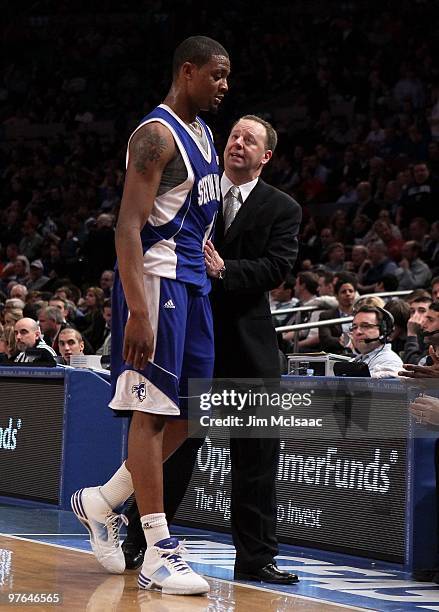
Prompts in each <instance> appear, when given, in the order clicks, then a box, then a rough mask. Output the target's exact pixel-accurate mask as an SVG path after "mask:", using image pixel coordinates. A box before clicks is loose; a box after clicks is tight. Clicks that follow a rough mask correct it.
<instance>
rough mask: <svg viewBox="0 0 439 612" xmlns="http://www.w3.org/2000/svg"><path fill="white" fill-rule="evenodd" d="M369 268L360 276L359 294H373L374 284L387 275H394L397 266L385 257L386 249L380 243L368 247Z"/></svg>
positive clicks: (373, 243)
mask: <svg viewBox="0 0 439 612" xmlns="http://www.w3.org/2000/svg"><path fill="white" fill-rule="evenodd" d="M368 248H369V260H370V267H369V268H368V269H367V270H366V272H365V273H364V274H361V275H360V283H359V285H358V290H359V291H360V293H373V292H374V291H375V287H376V284H377V283H378V282H380V281H381V279H382V278H383V276H385V275H387V274H395V273H396V270H397V265H396V263H395V262H394V261H392V260H391V259H390V258H389V257H388V255H387V247H386V245H385V244H384V243H383V242H381V241H377V242H371V243H370V244H369V245H368Z"/></svg>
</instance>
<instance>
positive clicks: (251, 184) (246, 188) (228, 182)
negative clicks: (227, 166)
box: [221, 172, 259, 202]
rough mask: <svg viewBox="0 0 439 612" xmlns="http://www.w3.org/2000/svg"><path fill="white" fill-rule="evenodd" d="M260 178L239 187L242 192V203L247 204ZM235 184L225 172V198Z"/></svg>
mask: <svg viewBox="0 0 439 612" xmlns="http://www.w3.org/2000/svg"><path fill="white" fill-rule="evenodd" d="M258 180H259V177H257V178H255V179H253V180H252V181H250V182H249V183H244V184H243V185H237V187H239V191H240V192H241V198H242V201H243V202H245V201H246V199H247V198H248V196H249V195H250V193H251V192H252V190H253V189H254V188H255V187H256V183H257V182H258ZM233 185H234V183H232V181H231V180H230V179H229V178H228V177H227V176H226V173H225V172H223V175H222V177H221V193H222V196H223V198H224V197H225V196H226V195H227V193H228V192H229V189H230V187H232V186H233Z"/></svg>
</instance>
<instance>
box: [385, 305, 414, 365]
mask: <svg viewBox="0 0 439 612" xmlns="http://www.w3.org/2000/svg"><path fill="white" fill-rule="evenodd" d="M386 310H387V312H390V314H391V315H392V317H393V320H394V322H395V326H394V329H393V332H392V334H391V335H390V340H391V342H392V351H394V352H395V353H396V354H397V355H399V356H400V357H401V359H402V357H403V355H404V350H405V346H406V340H407V324H408V320H409V318H410V306H409V305H408V303H407V302H405V301H404V300H400V299H393V300H390V301H389V302H387V303H386Z"/></svg>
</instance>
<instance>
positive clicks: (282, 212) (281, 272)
mask: <svg viewBox="0 0 439 612" xmlns="http://www.w3.org/2000/svg"><path fill="white" fill-rule="evenodd" d="M300 221H301V208H300V206H299V205H298V203H297V202H296V201H295V200H293V198H291V197H290V196H289V195H287V194H286V193H284V192H282V191H279V190H278V189H276V188H275V187H272V186H271V185H268V184H267V183H265V182H264V181H262V180H261V179H259V181H258V183H257V184H256V186H255V187H254V189H253V190H252V192H251V193H250V195H249V196H248V198H247V199H246V201H245V202H244V203H243V205H242V206H241V208H240V210H239V212H238V214H237V215H236V217H235V219H234V221H233V223H232V225H231V226H230V228H229V231H228V232H227V234H226V236H224V220H223V216H222V210H220V212H219V215H218V219H217V224H216V230H215V247H216V249H217V250H218V252H219V253H220V255H221V257H222V258H223V259H224V261H225V266H226V275H225V279H224V280H215V281H213V288H212V292H211V303H212V309H213V314H214V327H215V375H216V377H235V378H238V377H242V378H245V377H251V378H255V377H265V378H277V377H279V374H280V372H279V356H278V344H277V338H276V333H275V331H274V327H273V324H272V320H271V315H270V306H269V302H268V297H267V292H268V291H270V290H271V289H273V288H275V287H278V286H279V285H280V284H281V282H282V281H283V280H284V279H285V276H286V274H287V273H288V272H291V269H292V267H293V265H294V262H295V260H296V256H297V234H298V231H299V225H300Z"/></svg>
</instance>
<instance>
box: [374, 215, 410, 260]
mask: <svg viewBox="0 0 439 612" xmlns="http://www.w3.org/2000/svg"><path fill="white" fill-rule="evenodd" d="M370 233H371V234H372V241H376V240H381V242H382V243H383V244H385V245H386V247H387V253H388V255H389V257H390V259H392V260H393V261H395V262H398V261H399V260H400V259H401V254H402V248H403V246H404V240H402V238H397V237H395V236H394V234H393V232H392V226H391V224H390V222H389V221H385V220H384V219H378V220H377V221H375V223H374V224H373V226H372V230H371V232H370Z"/></svg>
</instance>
